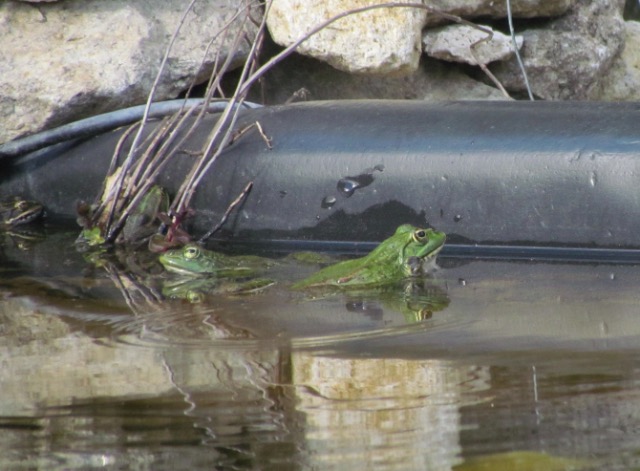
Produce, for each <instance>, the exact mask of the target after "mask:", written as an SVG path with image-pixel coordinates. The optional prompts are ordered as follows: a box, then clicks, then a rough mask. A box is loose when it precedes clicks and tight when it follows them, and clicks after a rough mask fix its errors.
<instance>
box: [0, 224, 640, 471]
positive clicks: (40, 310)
mask: <svg viewBox="0 0 640 471" xmlns="http://www.w3.org/2000/svg"><path fill="white" fill-rule="evenodd" d="M74 237H75V234H73V233H67V232H59V231H58V232H56V233H55V234H52V235H50V236H49V237H47V238H46V239H44V240H41V241H39V242H38V243H35V244H25V243H22V242H20V241H17V240H16V238H15V237H11V236H8V235H7V236H5V237H4V239H5V240H4V243H3V245H2V250H1V251H0V257H1V265H0V267H2V268H1V271H0V294H1V296H0V362H1V369H0V397H1V400H0V429H1V430H0V468H1V469H47V470H50V469H93V468H95V469H149V470H165V469H166V470H179V469H190V470H192V469H239V470H242V469H250V470H268V469H278V470H307V469H318V470H327V469H336V470H341V469H347V470H355V469H390V470H395V469H402V470H413V469H415V470H484V469H491V470H501V469H505V470H506V469H522V470H545V471H547V470H569V469H610V470H616V469H639V468H640V434H639V433H638V432H640V407H638V404H639V403H640V402H639V401H640V387H639V384H638V382H639V381H640V363H639V360H640V341H639V340H640V303H639V297H640V295H639V294H638V293H639V292H638V286H640V266H637V265H634V264H624V265H612V264H586V263H583V264H581V263H571V264H568V263H550V262H546V263H542V262H531V261H518V262H516V261H508V260H474V259H460V258H457V259H449V258H446V257H440V259H439V260H440V264H441V265H442V268H441V269H440V270H439V271H438V272H437V273H435V274H434V276H433V279H431V280H428V281H426V282H424V284H423V285H420V286H418V287H417V288H414V289H416V293H417V294H415V295H414V294H411V295H410V296H409V298H408V299H409V301H408V302H405V303H404V304H403V303H402V302H400V303H398V302H397V301H398V299H399V298H398V297H397V296H395V297H394V296H393V295H390V294H389V293H380V294H379V295H367V296H361V295H357V294H352V295H349V296H346V295H336V296H326V297H324V296H320V297H315V298H312V297H310V296H308V295H305V294H300V293H292V292H291V291H289V290H287V287H286V285H287V283H286V281H281V282H280V283H278V284H277V285H275V286H273V287H271V288H269V289H268V290H266V291H264V292H263V293H260V294H255V295H244V296H241V295H224V294H219V295H215V294H211V293H210V291H207V290H204V291H202V292H201V293H200V296H199V297H196V298H197V299H196V298H193V297H192V298H191V299H192V300H193V299H196V300H198V301H199V302H196V303H192V302H188V301H186V300H184V299H163V295H162V286H160V285H157V284H154V283H151V282H148V281H144V279H143V277H141V276H140V275H139V274H136V273H135V270H134V272H124V271H121V270H119V269H118V267H117V266H116V265H110V264H109V263H103V264H101V265H100V266H96V265H95V264H92V263H89V262H88V261H87V260H86V257H85V256H83V254H81V253H79V252H78V251H77V250H76V249H75V248H74V245H73V239H74ZM314 269H315V267H314V266H308V265H303V264H297V263H293V262H287V263H283V264H282V267H281V268H280V272H279V273H278V274H277V276H278V277H279V279H281V280H287V279H297V278H300V277H301V276H303V275H304V274H306V273H309V272H311V271H313V270H314ZM165 288H166V287H165ZM165 294H166V290H165ZM401 299H404V300H406V299H407V297H406V296H405V297H403V298H401Z"/></svg>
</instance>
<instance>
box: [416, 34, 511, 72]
mask: <svg viewBox="0 0 640 471" xmlns="http://www.w3.org/2000/svg"><path fill="white" fill-rule="evenodd" d="M482 26H483V28H486V29H487V30H490V31H492V32H493V36H491V39H488V38H489V35H488V34H487V33H486V32H484V31H481V30H479V29H476V28H473V27H471V26H468V25H449V26H443V27H441V28H434V29H429V30H426V31H425V33H424V36H423V37H422V44H423V45H424V50H425V52H426V53H427V54H429V55H430V56H431V57H435V58H436V59H443V60H446V61H452V62H465V63H467V64H471V65H477V64H489V63H490V62H494V61H500V60H504V59H508V58H509V57H511V56H512V55H513V52H514V49H513V42H512V41H511V37H510V36H507V35H505V34H502V33H501V32H499V31H493V29H492V28H490V27H488V26H484V25H482ZM516 44H517V45H518V49H520V47H522V36H516Z"/></svg>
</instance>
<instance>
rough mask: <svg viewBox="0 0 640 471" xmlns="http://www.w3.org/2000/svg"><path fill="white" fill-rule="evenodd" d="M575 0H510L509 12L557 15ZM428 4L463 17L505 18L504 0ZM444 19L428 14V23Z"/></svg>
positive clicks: (449, 0) (527, 15) (433, 1)
mask: <svg viewBox="0 0 640 471" xmlns="http://www.w3.org/2000/svg"><path fill="white" fill-rule="evenodd" d="M575 3H576V0H511V14H512V16H513V17H514V18H537V17H551V16H559V15H562V14H563V13H565V12H566V11H567V10H568V9H569V8H570V7H571V6H572V5H574V4H575ZM429 5H430V6H433V7H434V8H437V9H439V10H440V11H443V12H445V13H449V14H452V15H457V16H461V17H463V18H477V17H480V16H490V17H493V18H505V17H506V16H507V4H506V1H505V0H431V1H429ZM443 21H446V20H444V19H443V18H442V17H440V16H438V15H437V14H431V15H429V17H428V19H427V24H428V25H434V24H440V23H442V22H443Z"/></svg>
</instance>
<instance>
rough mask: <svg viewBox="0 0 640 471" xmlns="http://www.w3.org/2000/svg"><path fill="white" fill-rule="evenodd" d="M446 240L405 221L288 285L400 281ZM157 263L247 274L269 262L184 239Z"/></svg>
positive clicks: (191, 272)
mask: <svg viewBox="0 0 640 471" xmlns="http://www.w3.org/2000/svg"><path fill="white" fill-rule="evenodd" d="M445 239H446V236H445V234H444V233H443V232H438V231H434V230H433V229H420V228H416V227H413V226H411V225H409V224H405V225H402V226H400V227H398V229H397V230H396V232H395V234H394V235H393V236H391V237H390V238H388V239H387V240H385V241H384V242H382V243H381V244H380V245H379V246H378V247H376V248H375V249H374V250H373V251H372V252H371V253H369V255H367V256H365V257H362V258H357V259H354V260H345V261H343V262H339V263H336V264H334V265H331V266H329V267H326V268H324V269H322V270H320V271H319V272H317V273H315V274H314V275H311V276H310V277H309V278H307V279H305V280H302V281H300V282H298V283H295V284H294V285H293V286H292V287H293V289H306V288H318V287H335V288H340V289H349V288H368V287H375V286H379V285H386V284H390V283H393V282H397V281H401V280H403V279H405V278H407V277H410V276H414V275H418V274H421V273H422V272H423V265H424V263H425V262H426V261H428V260H433V259H435V256H436V255H437V254H438V252H439V251H440V249H442V246H443V245H444V241H445ZM160 263H162V265H163V266H164V268H165V269H166V270H167V271H170V272H174V273H178V274H181V275H188V276H204V275H217V276H219V277H234V276H235V277H246V276H252V275H254V274H256V273H257V272H258V271H260V269H261V268H266V267H267V266H268V263H269V262H268V260H267V259H264V258H261V257H252V256H249V257H246V256H243V257H231V256H228V255H224V254H221V253H219V252H212V251H210V250H205V249H203V248H201V247H199V246H198V245H196V244H187V245H185V246H184V247H183V248H182V249H176V250H170V251H168V252H165V253H164V254H162V255H161V256H160Z"/></svg>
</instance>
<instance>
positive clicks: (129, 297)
mask: <svg viewBox="0 0 640 471" xmlns="http://www.w3.org/2000/svg"><path fill="white" fill-rule="evenodd" d="M103 268H104V270H105V271H106V272H107V275H108V276H109V278H110V279H111V281H112V282H113V284H114V285H115V286H116V288H118V289H119V290H120V293H121V294H122V297H123V298H124V300H125V302H126V303H127V306H129V309H131V312H133V313H134V314H140V313H142V312H148V311H149V308H157V307H159V306H160V303H161V302H162V300H163V298H162V295H161V294H160V293H158V292H157V291H156V290H154V289H153V288H151V287H149V286H147V284H145V283H144V282H143V281H141V280H139V279H138V278H137V277H136V276H135V275H134V274H132V273H130V272H127V271H124V270H121V269H119V268H118V267H116V266H115V265H114V264H112V263H110V262H106V263H105V264H104V265H103Z"/></svg>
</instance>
